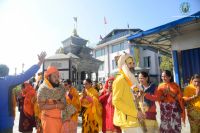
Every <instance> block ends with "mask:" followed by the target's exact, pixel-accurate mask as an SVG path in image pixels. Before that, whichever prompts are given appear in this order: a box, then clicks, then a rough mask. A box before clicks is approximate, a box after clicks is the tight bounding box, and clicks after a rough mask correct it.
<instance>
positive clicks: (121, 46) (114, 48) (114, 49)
mask: <svg viewBox="0 0 200 133" xmlns="http://www.w3.org/2000/svg"><path fill="white" fill-rule="evenodd" d="M122 50H124V43H120V44H116V45H112V53H114V52H118V51H122Z"/></svg>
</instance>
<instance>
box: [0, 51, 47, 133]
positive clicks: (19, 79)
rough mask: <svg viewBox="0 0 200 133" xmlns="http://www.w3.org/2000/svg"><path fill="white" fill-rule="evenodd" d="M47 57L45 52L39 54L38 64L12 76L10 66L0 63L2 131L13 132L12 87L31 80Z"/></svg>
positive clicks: (0, 128)
mask: <svg viewBox="0 0 200 133" xmlns="http://www.w3.org/2000/svg"><path fill="white" fill-rule="evenodd" d="M45 57H46V53H45V52H41V53H40V55H38V60H39V62H38V64H35V65H33V66H32V67H30V68H29V69H28V70H27V71H25V72H24V73H22V74H20V75H16V76H10V75H8V73H9V68H8V67H7V66H6V65H3V64H0V133H12V132H13V125H14V116H12V115H11V114H12V113H11V109H10V108H9V106H10V105H9V104H10V103H9V101H10V99H11V97H10V96H11V95H10V93H11V92H12V91H11V89H12V88H13V87H14V86H16V85H19V84H21V83H23V82H25V81H26V80H29V79H30V78H31V77H32V76H33V75H34V74H35V73H36V72H37V71H38V70H39V68H40V66H41V65H42V63H43V62H44V60H45Z"/></svg>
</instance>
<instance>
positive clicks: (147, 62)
mask: <svg viewBox="0 0 200 133" xmlns="http://www.w3.org/2000/svg"><path fill="white" fill-rule="evenodd" d="M144 67H151V57H150V56H147V57H144Z"/></svg>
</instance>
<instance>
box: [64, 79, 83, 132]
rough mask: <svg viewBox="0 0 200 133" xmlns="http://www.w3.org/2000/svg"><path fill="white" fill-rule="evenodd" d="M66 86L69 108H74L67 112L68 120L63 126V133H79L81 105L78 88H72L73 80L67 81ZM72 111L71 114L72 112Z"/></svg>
mask: <svg viewBox="0 0 200 133" xmlns="http://www.w3.org/2000/svg"><path fill="white" fill-rule="evenodd" d="M64 85H65V87H66V90H67V92H66V94H65V97H66V102H67V104H68V106H70V105H71V106H72V108H71V109H70V110H66V111H67V112H66V117H65V118H66V119H65V120H64V123H63V126H62V131H61V132H62V133H77V126H78V115H79V111H80V108H81V103H80V100H79V94H78V91H77V90H76V88H74V87H73V86H72V81H71V80H69V79H68V80H65V81H64ZM70 111H71V112H70Z"/></svg>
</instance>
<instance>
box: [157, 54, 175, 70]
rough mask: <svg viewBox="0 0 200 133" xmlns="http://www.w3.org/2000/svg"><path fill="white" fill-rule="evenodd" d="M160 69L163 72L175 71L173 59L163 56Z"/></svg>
mask: <svg viewBox="0 0 200 133" xmlns="http://www.w3.org/2000/svg"><path fill="white" fill-rule="evenodd" d="M160 69H161V70H162V71H163V70H170V71H172V70H173V63H172V58H171V57H167V56H161V63H160Z"/></svg>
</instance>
